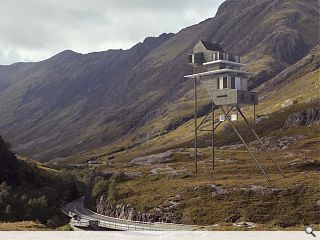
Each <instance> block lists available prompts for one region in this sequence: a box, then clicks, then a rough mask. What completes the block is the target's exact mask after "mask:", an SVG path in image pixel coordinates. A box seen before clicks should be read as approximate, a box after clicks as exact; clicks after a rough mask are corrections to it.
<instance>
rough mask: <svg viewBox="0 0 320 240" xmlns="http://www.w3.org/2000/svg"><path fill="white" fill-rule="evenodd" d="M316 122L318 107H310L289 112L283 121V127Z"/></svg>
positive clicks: (318, 121)
mask: <svg viewBox="0 0 320 240" xmlns="http://www.w3.org/2000/svg"><path fill="white" fill-rule="evenodd" d="M318 124H320V108H311V109H306V110H303V111H301V112H297V113H293V114H290V115H289V116H288V117H287V119H286V121H285V123H284V128H290V127H298V126H311V125H318Z"/></svg>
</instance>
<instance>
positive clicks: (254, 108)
mask: <svg viewBox="0 0 320 240" xmlns="http://www.w3.org/2000/svg"><path fill="white" fill-rule="evenodd" d="M255 125H256V105H255V104H254V105H253V126H255Z"/></svg>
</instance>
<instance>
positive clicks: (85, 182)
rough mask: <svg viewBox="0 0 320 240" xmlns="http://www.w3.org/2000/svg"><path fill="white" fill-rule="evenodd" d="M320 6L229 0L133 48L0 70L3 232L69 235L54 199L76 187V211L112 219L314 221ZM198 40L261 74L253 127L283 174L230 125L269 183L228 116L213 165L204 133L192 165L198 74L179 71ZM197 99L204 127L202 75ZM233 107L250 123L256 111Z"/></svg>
mask: <svg viewBox="0 0 320 240" xmlns="http://www.w3.org/2000/svg"><path fill="white" fill-rule="evenodd" d="M319 9H320V8H319V2H318V1H316V0H303V1H291V0H276V1H273V0H226V1H225V2H224V3H223V4H222V5H221V6H220V7H219V10H218V12H217V14H216V16H214V17H212V18H209V19H206V20H204V21H202V22H200V23H198V24H195V25H193V26H190V27H187V28H184V29H182V30H181V31H179V32H178V33H175V34H173V33H164V34H162V35H160V36H158V37H148V38H146V39H145V40H144V41H143V42H141V43H138V44H136V45H135V46H134V47H132V48H131V49H128V50H122V49H119V50H107V51H104V52H95V53H89V54H79V53H76V52H73V51H71V50H66V51H63V52H61V53H59V54H57V55H55V56H53V57H52V58H50V59H47V60H44V61H41V62H32V63H15V64H12V65H0V116H1V118H0V134H1V136H2V137H3V139H4V140H2V137H0V174H1V175H0V213H1V214H0V221H1V222H2V223H0V230H2V229H4V230H71V229H70V227H69V225H68V223H69V220H70V219H68V218H67V217H66V216H64V215H63V213H62V212H61V208H62V209H63V206H69V207H70V206H71V207H70V209H71V210H70V209H69V210H70V212H72V211H73V210H74V209H75V207H76V206H77V204H78V205H79V204H80V203H79V202H77V201H78V200H77V199H80V197H81V196H84V199H83V200H84V202H83V206H84V208H85V210H83V212H82V213H83V215H85V214H88V215H89V213H88V212H90V211H93V212H95V213H97V214H101V215H105V216H106V217H102V219H107V218H109V217H111V218H117V219H118V220H119V221H120V223H122V222H123V221H125V220H129V221H132V222H134V221H138V222H145V223H152V224H154V225H157V224H158V222H160V223H163V224H168V226H170V224H176V225H177V226H178V224H185V225H197V226H201V229H202V230H210V231H225V230H232V231H233V230H240V231H241V230H245V231H246V230H253V231H255V230H261V231H268V230H285V231H294V230H301V229H302V228H304V226H306V225H312V226H315V227H318V228H319V227H320V176H319V171H320V150H319V143H320V129H319V124H320V108H319V101H320V94H319V93H320V88H319V87H320V72H319V68H320V54H319V53H320V45H319V43H320V41H319V29H320V26H319V23H320V13H319ZM226 19H228V21H226ZM199 39H204V40H207V41H215V42H218V43H219V44H221V46H222V47H223V48H224V49H226V50H227V51H228V52H231V53H234V54H239V55H240V56H241V62H242V63H245V64H247V66H246V68H245V70H247V71H250V72H253V73H255V75H254V76H253V77H251V78H250V79H249V83H248V84H249V90H250V91H255V92H258V94H259V104H258V105H257V106H256V111H257V114H256V117H257V122H256V124H255V125H254V129H255V130H256V132H257V133H258V135H259V136H260V137H261V138H262V142H263V143H264V144H265V146H266V147H267V149H268V150H269V151H270V153H271V155H272V156H273V157H274V158H275V159H276V160H277V162H278V163H279V165H280V166H281V168H282V169H283V171H284V173H285V178H283V177H282V176H281V175H280V173H279V171H277V168H276V167H275V165H274V164H273V163H272V161H271V160H270V158H269V157H268V155H267V154H266V153H265V152H263V151H261V150H262V149H261V147H260V146H259V144H258V142H257V141H256V139H255V138H254V136H253V135H252V133H251V132H250V131H249V130H248V128H247V127H246V125H245V122H244V120H243V119H242V118H241V117H240V118H239V120H238V121H236V122H235V125H236V127H237V128H238V129H239V131H240V133H241V135H242V136H243V137H244V139H245V141H246V142H247V143H248V145H249V148H250V150H252V151H253V152H254V153H255V154H256V155H257V157H258V159H259V160H260V161H261V163H262V165H263V166H264V168H265V169H266V172H267V174H268V175H269V176H270V178H271V181H267V180H266V179H265V178H264V176H263V175H262V174H261V172H260V171H259V168H258V167H257V165H256V163H255V162H254V161H253V159H252V158H251V157H250V154H249V153H248V152H247V151H246V149H245V147H244V145H243V144H242V143H241V141H240V140H239V138H238V137H237V135H236V134H235V133H234V132H233V131H232V129H231V127H230V125H229V124H228V122H227V121H224V122H222V123H221V124H220V126H219V128H218V129H217V131H216V132H215V170H214V172H212V159H211V154H212V149H211V135H210V134H209V133H205V132H202V133H201V134H199V136H198V158H199V161H198V172H197V173H195V171H194V152H195V151H194V92H193V81H192V80H186V79H184V78H183V76H184V75H187V74H191V73H192V72H193V69H192V67H191V66H190V65H188V64H187V58H188V54H189V53H191V51H192V48H193V46H194V45H195V43H196V42H198V41H199ZM198 96H199V105H198V115H197V116H198V118H197V121H198V122H201V121H202V120H204V117H205V115H206V113H207V112H208V111H209V110H210V109H211V100H210V97H209V96H208V94H207V93H206V91H205V89H204V87H203V85H201V84H200V85H199V87H198ZM241 110H242V111H243V112H244V113H245V115H246V116H248V117H249V118H248V120H249V122H250V123H251V124H253V121H254V120H253V119H254V118H253V107H252V106H251V107H249V106H241ZM220 114H222V112H221V111H220V110H218V109H217V110H216V111H215V116H214V121H215V122H219V115H220ZM210 126H211V119H210V117H209V119H208V121H207V122H206V123H205V124H204V127H207V128H210ZM9 142H10V144H11V145H10V144H9ZM2 182H3V183H2ZM71 203H74V204H73V205H72V204H71ZM68 204H69V205H68ZM81 204H82V202H81ZM81 204H80V205H81ZM80 205H79V206H80ZM81 208H82V205H81ZM67 209H68V207H67ZM72 209H73V210H72ZM88 209H89V210H88ZM78 211H80V210H78ZM81 211H82V210H81ZM90 214H91V213H90ZM160 225H161V224H160ZM139 226H140V225H139ZM191 230H199V229H191Z"/></svg>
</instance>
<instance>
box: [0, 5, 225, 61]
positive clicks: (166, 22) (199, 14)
mask: <svg viewBox="0 0 320 240" xmlns="http://www.w3.org/2000/svg"><path fill="white" fill-rule="evenodd" d="M223 1H224V0H0V33H1V35H0V65H7V64H12V63H14V62H20V61H24V62H29V61H40V60H44V59H47V58H49V57H51V56H53V55H55V54H57V53H59V52H61V51H63V50H66V49H71V50H73V51H76V52H79V53H88V52H96V51H105V50H108V49H120V48H122V49H128V48H130V47H132V46H133V45H135V44H136V43H138V42H141V41H143V39H144V38H146V37H148V36H159V35H160V34H162V33H164V32H166V33H168V32H173V33H176V32H178V31H179V30H181V29H182V28H184V27H187V26H190V25H193V24H196V23H198V22H201V21H203V20H205V19H207V18H210V17H213V16H214V15H215V13H216V11H217V9H218V7H219V5H220V4H221V3H222V2H223Z"/></svg>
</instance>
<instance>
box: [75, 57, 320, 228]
mask: <svg viewBox="0 0 320 240" xmlns="http://www.w3.org/2000/svg"><path fill="white" fill-rule="evenodd" d="M306 57H308V56H306ZM317 59H318V57H317V58H315V59H314V60H315V61H318V60H317ZM301 61H302V62H303V61H304V59H302V60H301ZM313 63H314V61H311V62H309V63H308V64H301V63H300V62H298V63H297V65H296V66H293V67H294V73H295V74H293V75H292V74H291V75H290V74H289V73H292V69H290V68H288V69H285V70H284V72H283V73H280V74H279V75H281V74H286V75H287V76H291V78H289V77H288V78H287V79H285V80H286V81H281V83H279V84H274V86H273V88H272V91H269V89H264V90H261V94H260V98H261V99H260V103H259V105H258V108H257V109H258V114H260V115H261V114H262V115H267V116H268V118H267V119H264V120H261V121H260V122H258V123H257V124H256V126H255V129H256V131H257V132H258V134H259V135H260V136H261V137H262V139H263V142H264V143H265V144H266V145H267V147H268V148H269V150H270V152H271V154H272V155H273V156H274V157H275V159H276V160H277V161H278V163H279V164H280V166H281V167H282V168H283V170H284V172H285V175H286V178H282V177H281V175H280V173H279V172H278V171H277V169H276V167H275V166H274V165H273V163H272V162H271V160H270V159H269V158H268V156H267V154H266V153H264V152H263V151H262V150H261V148H259V146H258V144H257V142H256V141H255V139H254V137H253V136H252V134H250V133H249V131H247V130H246V129H245V125H244V122H243V121H242V120H240V121H239V123H238V127H239V128H240V129H241V130H240V131H241V133H242V134H243V136H244V137H245V139H246V140H247V142H249V143H250V144H249V145H250V148H251V149H252V150H253V151H254V152H255V153H256V154H257V156H258V159H259V160H260V161H261V162H262V164H263V166H264V167H265V168H266V172H267V174H268V175H269V176H270V178H271V179H272V181H271V182H267V181H266V179H265V178H264V177H263V175H262V174H261V172H260V171H259V169H258V168H257V166H256V164H255V162H254V161H253V160H252V159H251V157H250V155H249V153H248V152H247V151H245V148H244V146H242V145H239V144H240V141H239V139H238V138H237V136H236V135H235V134H234V133H233V132H232V131H231V130H230V127H228V126H227V124H226V123H223V124H222V126H221V127H220V128H219V129H218V131H217V132H216V162H215V164H216V168H215V172H214V173H212V171H211V148H210V147H209V146H210V144H211V142H210V141H211V136H210V135H207V134H200V142H199V148H200V149H199V158H200V161H199V173H198V174H194V172H193V170H194V163H193V129H194V124H193V119H190V120H187V121H186V122H185V123H182V125H181V126H179V127H177V128H176V129H174V130H172V131H169V132H167V133H164V134H162V135H161V136H158V137H154V138H152V139H150V140H148V141H146V142H143V143H141V144H139V145H137V146H129V144H130V142H129V141H128V140H126V141H123V142H119V145H113V146H112V145H111V146H107V147H106V148H101V149H98V150H97V151H96V152H92V155H91V156H89V155H87V156H86V155H85V156H83V157H84V158H83V160H85V159H86V160H87V159H88V158H86V157H90V158H92V159H96V162H97V164H95V165H93V166H91V167H90V168H91V169H94V170H95V172H99V173H101V174H103V173H110V172H124V173H125V175H128V176H134V177H129V178H128V179H127V180H125V181H120V182H119V183H118V184H117V185H116V188H115V189H116V190H114V191H116V196H117V199H116V203H117V204H132V205H133V206H134V207H135V208H136V209H137V211H140V212H147V213H148V212H152V211H154V209H155V208H159V206H161V208H163V207H169V208H170V209H171V210H170V213H172V214H173V215H174V216H175V221H177V222H181V223H187V224H199V225H205V226H207V228H208V229H211V230H240V229H247V228H245V227H244V228H241V227H237V226H235V225H234V222H241V221H249V222H254V223H255V224H256V225H255V228H253V229H254V230H279V229H281V230H283V229H286V230H297V229H301V228H302V226H304V225H309V224H311V225H316V226H318V225H319V224H320V222H319V209H320V208H319V206H318V204H319V203H318V201H319V199H320V190H319V171H320V158H319V156H320V155H319V149H318V145H319V142H320V131H319V128H318V126H317V125H314V126H299V127H294V128H284V122H285V120H286V119H287V117H288V115H290V114H292V113H296V112H299V111H302V110H304V109H311V108H319V88H318V86H319V80H320V79H319V69H317V68H316V69H314V70H313V71H310V69H311V68H310V66H311V65H312V64H313ZM297 66H299V67H297ZM288 99H291V100H293V105H290V106H286V107H284V106H283V104H284V103H285V102H286V101H287V100H288ZM206 101H207V100H206V98H204V99H203V105H205V104H206ZM192 103H193V102H192V101H189V100H185V102H184V103H183V104H181V103H177V106H178V107H177V109H181V110H180V111H181V113H183V114H181V115H179V113H180V112H179V111H178V113H177V119H179V116H185V115H187V114H188V112H185V111H188V110H190V113H192ZM180 104H181V105H180ZM243 111H244V112H245V113H246V115H248V116H250V114H252V108H248V107H245V108H243ZM218 115H219V111H217V112H216V118H217V117H218ZM166 117H167V116H166ZM166 117H164V118H158V120H159V121H160V122H159V123H157V122H156V121H155V122H154V124H159V125H160V124H163V122H164V121H167V118H166ZM191 117H192V115H191ZM202 119H203V117H201V118H199V119H198V120H199V121H201V120H202ZM249 120H250V121H252V117H251V118H249ZM205 126H206V127H208V128H209V127H210V122H209V123H207V124H206V125H205ZM127 141H128V142H127ZM120 144H122V145H120ZM126 144H128V145H126ZM121 146H122V147H121ZM178 148H180V149H178ZM166 151H173V152H171V153H170V152H169V153H168V152H166ZM150 154H156V155H153V156H152V158H157V157H158V158H159V159H162V160H163V159H165V162H162V163H161V162H154V163H151V164H147V163H142V164H135V163H134V162H136V161H137V160H134V159H135V158H137V157H141V156H146V158H145V159H152V158H151V156H150ZM166 154H167V155H166ZM163 155H165V156H168V157H167V158H161V156H163ZM148 156H149V157H148ZM132 160H134V161H132ZM162 160H161V161H162ZM70 161H81V159H78V158H77V159H76V158H70ZM139 161H140V162H141V161H142V162H143V161H145V160H143V159H142V160H141V159H140V160H139ZM159 161H160V160H159ZM100 180H101V179H100ZM109 188H110V187H109ZM100 190H101V189H100ZM100 193H101V195H107V196H108V195H109V193H108V191H102V190H101V191H100ZM216 224H217V225H216Z"/></svg>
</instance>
